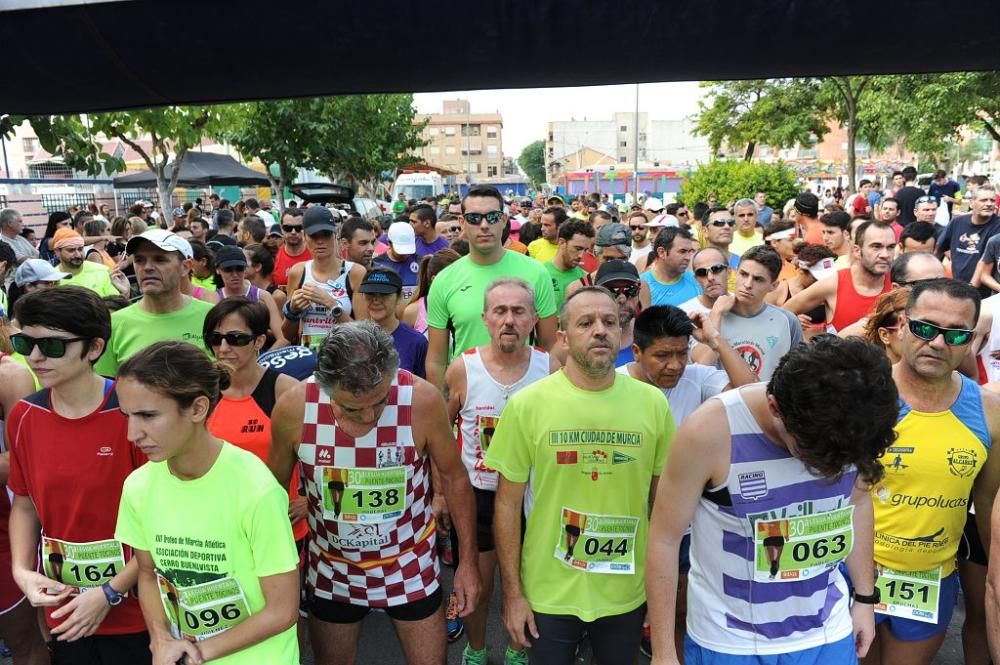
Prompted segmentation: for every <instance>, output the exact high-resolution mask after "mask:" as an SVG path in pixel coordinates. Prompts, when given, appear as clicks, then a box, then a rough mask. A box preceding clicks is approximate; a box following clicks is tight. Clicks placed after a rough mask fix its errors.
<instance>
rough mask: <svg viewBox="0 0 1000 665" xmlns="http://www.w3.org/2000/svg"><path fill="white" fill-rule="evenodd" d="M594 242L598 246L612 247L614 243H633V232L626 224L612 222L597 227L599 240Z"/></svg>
mask: <svg viewBox="0 0 1000 665" xmlns="http://www.w3.org/2000/svg"><path fill="white" fill-rule="evenodd" d="M594 244H595V245H597V246H598V247H611V246H612V245H629V246H631V245H632V232H631V231H629V228H628V227H627V226H625V225H624V224H618V223H616V222H612V223H611V224H605V225H604V226H602V227H601V228H599V229H597V240H596V241H594Z"/></svg>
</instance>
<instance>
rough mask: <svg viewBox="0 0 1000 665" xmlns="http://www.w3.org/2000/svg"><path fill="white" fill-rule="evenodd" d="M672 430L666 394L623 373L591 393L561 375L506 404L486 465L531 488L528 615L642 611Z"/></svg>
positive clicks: (525, 582)
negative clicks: (652, 516) (654, 506)
mask: <svg viewBox="0 0 1000 665" xmlns="http://www.w3.org/2000/svg"><path fill="white" fill-rule="evenodd" d="M674 429H675V428H674V420H673V416H671V414H670V407H669V405H668V404H667V400H666V398H665V397H664V396H663V392H662V391H660V390H658V389H657V388H654V387H653V386H650V385H647V384H645V383H642V382H641V381H636V380H635V379H632V378H631V377H628V376H625V375H624V374H618V375H617V376H616V377H615V383H614V385H613V386H612V387H610V388H608V389H607V390H603V391H600V392H592V391H586V390H581V389H580V388H577V387H576V386H574V385H573V384H572V383H570V381H569V379H567V378H566V375H565V373H564V372H561V371H560V372H557V373H555V374H552V375H550V376H548V377H546V378H544V379H541V380H540V381H536V382H535V383H533V384H531V385H530V386H528V387H526V388H524V389H523V390H521V391H520V392H518V393H517V394H516V395H514V397H512V398H511V401H510V402H509V403H508V404H507V406H506V407H505V408H504V411H503V414H502V415H501V416H500V422H499V424H498V425H497V429H496V431H495V432H494V434H493V439H492V441H491V443H490V447H489V450H488V451H487V452H486V459H485V460H484V462H485V464H486V466H487V467H489V468H491V469H496V470H497V471H498V472H499V473H500V474H501V475H502V476H503V477H504V478H506V479H507V480H509V481H511V482H515V483H529V489H528V491H527V492H526V494H525V506H526V510H527V511H528V517H527V529H526V531H525V538H524V545H523V548H522V551H521V586H522V587H523V589H524V594H525V597H526V598H527V599H528V603H529V604H530V605H531V608H532V609H533V610H534V611H536V612H543V613H546V614H570V615H573V616H576V617H579V618H580V619H582V620H584V621H594V620H596V619H599V618H601V617H604V616H611V615H616V614H623V613H625V612H629V611H631V610H634V609H635V608H637V607H639V606H640V605H642V603H643V602H645V600H646V592H645V589H644V587H643V581H644V576H645V564H646V542H647V536H648V530H649V520H648V513H649V488H650V484H651V482H652V479H653V477H654V476H659V475H660V474H661V473H662V471H663V465H664V462H665V461H666V457H667V451H668V449H669V447H670V442H671V441H672V440H673V437H674Z"/></svg>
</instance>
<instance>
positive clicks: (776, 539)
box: [764, 536, 785, 547]
mask: <svg viewBox="0 0 1000 665" xmlns="http://www.w3.org/2000/svg"><path fill="white" fill-rule="evenodd" d="M784 544H785V539H784V538H782V537H781V536H768V537H767V538H765V539H764V547H783V546H784Z"/></svg>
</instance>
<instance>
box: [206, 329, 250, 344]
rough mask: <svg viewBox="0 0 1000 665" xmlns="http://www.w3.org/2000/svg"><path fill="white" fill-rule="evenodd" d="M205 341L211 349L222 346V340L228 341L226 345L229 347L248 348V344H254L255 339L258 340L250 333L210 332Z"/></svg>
mask: <svg viewBox="0 0 1000 665" xmlns="http://www.w3.org/2000/svg"><path fill="white" fill-rule="evenodd" d="M203 339H204V340H205V344H208V345H209V346H211V347H215V346H222V340H226V344H228V345H229V346H247V345H248V344H250V343H251V342H253V341H254V339H256V338H255V337H254V336H253V335H251V334H250V333H235V332H229V333H218V332H210V333H205V335H204V336H203Z"/></svg>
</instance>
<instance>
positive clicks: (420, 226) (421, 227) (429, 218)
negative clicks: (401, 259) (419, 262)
mask: <svg viewBox="0 0 1000 665" xmlns="http://www.w3.org/2000/svg"><path fill="white" fill-rule="evenodd" d="M409 220H410V226H412V227H413V233H414V234H415V235H416V241H417V251H416V252H415V253H416V255H417V256H418V257H423V256H428V255H430V254H433V253H434V252H436V251H438V250H439V249H445V248H447V247H448V239H447V238H445V237H443V236H442V235H440V234H439V233H438V232H437V228H436V226H437V221H438V219H437V212H435V210H434V207H433V206H429V205H426V204H422V205H418V206H417V207H415V208H414V209H413V210H411V211H410V216H409Z"/></svg>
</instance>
